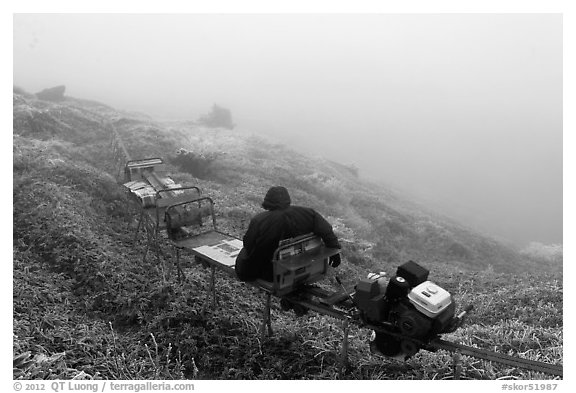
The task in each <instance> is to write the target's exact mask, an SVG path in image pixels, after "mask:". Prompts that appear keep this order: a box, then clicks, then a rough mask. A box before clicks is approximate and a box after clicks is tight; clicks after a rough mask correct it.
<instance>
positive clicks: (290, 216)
mask: <svg viewBox="0 0 576 393" xmlns="http://www.w3.org/2000/svg"><path fill="white" fill-rule="evenodd" d="M290 202H291V201H290V195H289V194H288V190H286V188H284V187H272V188H270V190H268V192H267V193H266V197H265V198H264V202H263V203H262V207H263V208H264V209H266V210H267V211H265V212H262V213H260V214H258V215H256V216H255V217H254V218H252V220H251V221H250V225H249V226H248V230H247V232H246V234H245V235H244V238H243V241H244V251H243V253H241V257H239V258H238V259H237V261H236V273H237V275H238V277H239V278H240V279H241V280H243V281H251V280H254V279H256V278H263V279H264V280H267V281H271V280H272V263H271V260H272V257H273V255H274V251H275V250H276V248H278V243H279V242H280V240H283V239H288V238H292V237H296V236H300V235H304V234H307V233H310V232H312V233H314V234H316V235H318V236H320V237H321V238H322V240H323V241H324V244H325V245H326V246H327V247H331V248H340V243H339V242H338V238H337V237H336V236H335V235H334V232H333V230H332V226H331V225H330V224H329V223H328V222H327V221H326V220H325V219H324V218H323V217H322V216H321V215H320V214H318V213H317V212H316V211H315V210H314V209H311V208H307V207H302V206H290ZM339 263H340V260H339V257H336V258H335V259H334V260H333V261H332V266H334V267H336V266H337V265H338V264H339Z"/></svg>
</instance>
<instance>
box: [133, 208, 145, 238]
mask: <svg viewBox="0 0 576 393" xmlns="http://www.w3.org/2000/svg"><path fill="white" fill-rule="evenodd" d="M143 217H144V210H142V211H141V212H140V217H139V218H138V226H137V227H136V232H134V240H132V243H134V245H136V240H138V232H139V231H140V226H141V225H142V219H143Z"/></svg>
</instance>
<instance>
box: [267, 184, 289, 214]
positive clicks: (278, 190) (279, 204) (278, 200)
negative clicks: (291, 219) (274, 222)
mask: <svg viewBox="0 0 576 393" xmlns="http://www.w3.org/2000/svg"><path fill="white" fill-rule="evenodd" d="M290 202H291V200H290V194H288V190H287V189H286V187H282V186H275V187H270V189H269V190H268V192H267V193H266V197H264V202H262V207H263V208H264V209H266V210H277V209H286V208H287V207H288V206H290Z"/></svg>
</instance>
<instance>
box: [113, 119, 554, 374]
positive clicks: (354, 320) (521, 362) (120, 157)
mask: <svg viewBox="0 0 576 393" xmlns="http://www.w3.org/2000/svg"><path fill="white" fill-rule="evenodd" d="M109 127H110V131H111V148H112V150H113V154H114V160H115V164H116V165H118V166H119V167H120V168H119V170H118V176H120V173H121V171H122V167H123V166H124V165H126V163H127V162H129V161H130V160H131V158H130V154H129V153H128V151H127V149H126V148H125V146H124V143H123V141H122V138H121V136H120V135H119V133H118V131H117V130H116V128H115V127H114V126H113V125H112V124H110V125H109ZM146 180H147V182H148V183H149V185H150V186H152V187H153V188H154V190H156V191H157V192H158V196H159V197H160V193H162V192H163V193H164V194H163V195H167V196H168V195H170V196H172V197H173V198H175V199H174V200H175V201H176V205H173V206H168V202H167V201H164V202H163V203H162V206H163V207H164V209H166V208H167V207H168V208H173V207H178V206H179V205H182V200H183V198H182V196H180V197H178V196H176V194H177V193H174V192H173V191H170V190H168V189H167V188H166V187H165V184H163V183H162V181H161V179H159V178H158V177H156V176H155V175H154V176H147V178H146ZM185 188H186V187H183V188H181V189H185ZM191 188H196V189H197V191H198V194H200V190H199V189H198V188H197V187H191ZM201 199H208V200H210V198H206V197H204V198H201ZM210 202H211V203H212V201H211V200H210ZM145 210H150V209H144V208H142V216H143V215H144V214H145V212H144V211H145ZM147 214H148V215H149V216H150V217H149V218H148V219H149V220H152V221H154V220H155V225H156V228H155V229H154V230H155V231H156V232H158V230H159V229H162V228H160V227H159V225H160V220H159V218H158V217H159V216H158V211H156V213H155V214H154V215H153V214H152V213H151V212H150V211H148V212H147ZM212 218H213V224H214V228H216V221H215V218H214V215H213V208H212ZM138 228H140V223H139V226H138ZM137 231H138V229H137ZM204 235H209V236H207V237H206V238H212V239H211V240H212V241H213V237H214V236H215V235H217V237H218V236H220V237H221V238H222V239H220V240H224V241H238V239H235V238H233V237H231V236H229V235H226V234H224V233H221V232H219V231H217V230H215V231H213V232H212V233H211V234H207V233H205V234H204ZM150 239H154V241H159V237H158V236H157V234H156V235H155V236H149V241H150ZM201 239H202V238H201V237H199V238H198V239H193V240H192V241H184V242H178V241H172V242H171V243H172V245H173V246H174V247H176V250H177V258H178V264H179V258H180V250H181V249H184V250H188V251H191V252H192V254H193V255H195V256H196V257H197V258H200V259H204V261H205V262H207V263H208V264H209V265H210V267H211V270H212V280H211V285H210V292H212V296H213V304H214V303H215V299H216V288H215V270H216V269H219V270H221V271H223V272H224V273H226V274H228V275H230V276H235V274H234V266H233V265H232V266H231V265H222V264H218V263H215V262H216V261H214V260H211V258H207V257H206V256H205V255H202V254H199V253H198V252H196V251H195V249H197V248H198V246H199V244H200V243H201ZM168 241H170V240H169V239H168ZM199 242H200V243H199ZM148 247H149V245H148V246H147V250H148ZM178 269H179V270H178V273H179V278H180V266H179V265H178ZM250 285H253V286H255V287H257V288H258V289H260V290H263V291H264V292H265V293H266V295H267V298H266V304H265V310H264V319H263V324H262V329H261V333H262V335H263V336H264V335H265V333H266V331H267V332H268V334H271V333H272V327H271V320H270V301H271V296H272V292H273V291H272V288H271V287H270V286H268V285H267V284H266V283H265V282H261V281H259V282H255V283H251V284H250ZM342 289H343V291H340V292H329V291H325V290H322V289H320V288H317V287H309V288H307V289H305V290H304V292H303V293H299V294H298V295H293V294H289V295H286V296H282V297H281V300H282V301H284V305H285V304H286V302H288V303H289V304H292V305H293V306H297V307H299V308H298V310H300V312H301V311H302V310H304V312H306V311H307V310H312V311H314V312H317V313H319V314H322V315H327V316H330V317H333V318H336V319H339V320H341V321H343V333H344V335H343V342H342V357H341V359H342V364H341V366H342V367H341V370H342V369H343V366H344V364H345V362H346V358H347V348H348V332H349V327H350V324H354V325H357V326H358V327H361V328H368V329H372V330H375V331H381V332H383V333H385V334H389V335H392V336H396V337H398V338H399V339H404V340H409V341H413V342H414V343H415V344H416V345H418V346H419V347H420V348H422V349H425V350H428V351H432V352H434V351H437V350H444V351H448V352H451V353H453V354H454V357H453V359H454V369H455V378H456V377H457V376H458V375H457V372H456V370H457V369H458V367H457V363H458V361H459V359H460V355H461V356H470V357H474V358H477V359H482V360H486V361H490V362H494V363H499V364H503V365H507V366H510V367H514V368H521V369H526V370H531V371H535V372H540V373H545V374H549V375H554V376H557V377H563V366H562V364H550V363H545V362H540V361H536V360H530V359H525V358H520V357H517V356H510V355H506V354H502V353H498V352H494V351H489V350H486V349H481V348H475V347H471V346H467V345H463V344H458V343H454V342H449V341H446V340H443V339H441V338H434V339H432V340H431V341H429V342H421V341H418V340H415V339H413V338H410V337H405V336H401V335H399V334H398V333H394V332H391V331H389V330H387V329H386V328H385V327H383V326H372V325H368V324H366V323H364V322H363V321H362V320H361V319H360V318H359V315H358V313H357V312H354V311H353V310H354V304H353V303H352V302H351V296H350V294H351V291H348V292H347V291H346V290H345V289H344V288H342ZM208 295H209V294H208ZM282 301H281V305H282ZM283 308H284V307H283ZM293 309H294V311H295V312H296V314H297V315H298V314H299V312H298V311H297V308H296V307H294V308H293Z"/></svg>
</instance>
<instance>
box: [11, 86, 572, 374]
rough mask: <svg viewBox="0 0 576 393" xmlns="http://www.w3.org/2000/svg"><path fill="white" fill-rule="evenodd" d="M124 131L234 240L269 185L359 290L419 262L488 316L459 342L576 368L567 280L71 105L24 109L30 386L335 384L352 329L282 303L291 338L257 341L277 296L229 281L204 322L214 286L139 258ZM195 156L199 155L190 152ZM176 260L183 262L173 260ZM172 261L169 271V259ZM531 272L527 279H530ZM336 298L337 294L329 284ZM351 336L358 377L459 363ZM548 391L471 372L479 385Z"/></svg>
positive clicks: (243, 139)
mask: <svg viewBox="0 0 576 393" xmlns="http://www.w3.org/2000/svg"><path fill="white" fill-rule="evenodd" d="M111 126H114V127H116V129H117V130H118V132H119V133H120V135H121V136H122V138H123V139H124V141H125V143H126V147H127V149H128V151H129V152H130V154H131V156H132V158H144V157H150V156H157V157H163V158H164V159H165V160H166V162H167V163H168V165H167V166H168V169H169V171H170V172H171V173H172V175H173V177H174V178H175V179H176V180H178V181H181V182H187V183H190V184H193V185H198V186H199V187H200V188H201V189H202V190H203V193H204V194H205V195H210V196H211V197H212V198H213V199H214V200H215V202H216V210H217V214H218V222H219V225H220V228H221V229H222V230H224V231H226V232H229V233H231V234H233V235H236V236H239V237H240V236H242V234H243V233H244V231H245V230H246V228H247V225H248V222H249V219H250V217H252V215H254V214H255V213H256V212H258V211H260V208H259V205H260V203H261V200H262V196H263V195H264V193H265V191H266V190H267V189H268V187H270V186H271V185H284V186H286V187H287V188H288V189H289V190H290V192H291V195H292V199H293V202H294V203H295V204H301V205H307V206H311V207H314V208H316V209H317V210H318V211H320V212H321V213H322V214H323V215H324V216H325V217H326V218H327V219H328V220H329V221H330V222H331V223H332V224H333V225H334V227H335V231H336V233H337V234H338V236H339V237H340V238H341V239H342V242H343V244H344V249H343V256H344V259H343V263H342V265H341V267H340V268H338V274H339V275H340V276H342V277H343V278H345V279H344V281H345V283H346V284H347V285H352V284H353V283H355V282H356V280H357V279H358V278H359V277H361V276H364V275H365V274H366V273H367V272H368V271H371V270H376V269H377V270H384V271H387V272H389V273H392V272H393V271H395V268H396V266H398V265H399V264H401V263H403V262H405V261H406V260H408V259H414V260H416V261H419V262H420V263H421V264H423V265H424V266H426V267H427V268H429V269H430V270H431V279H433V280H434V281H436V282H437V283H438V284H440V285H442V286H444V287H445V288H446V289H448V290H449V291H451V292H452V293H453V294H454V295H455V297H456V299H457V301H458V302H459V304H461V305H463V304H469V303H473V304H475V306H476V310H475V312H474V314H473V315H472V316H471V318H470V320H469V323H468V325H467V327H466V328H465V329H462V330H459V331H457V332H455V333H453V334H451V335H450V337H449V339H451V340H455V341H459V342H463V343H466V344H469V345H477V346H480V347H485V348H490V349H495V348H496V349H497V350H500V351H502V352H505V353H511V354H516V353H518V354H522V356H524V357H529V358H531V359H538V360H546V361H549V362H552V363H558V362H562V290H563V289H562V277H561V264H560V263H558V262H555V263H552V262H544V261H543V260H538V259H535V258H529V257H528V256H526V255H521V254H519V253H517V252H515V251H514V250H512V249H510V248H508V247H506V246H505V245H502V244H499V243H498V242H496V241H494V240H492V239H489V238H486V237H483V236H480V235H478V234H475V233H473V232H472V231H470V230H468V229H466V228H463V227H462V226H460V225H458V224H456V223H453V222H450V221H448V220H446V219H443V218H441V217H438V216H435V215H433V214H430V213H428V212H424V211H423V210H422V209H419V208H417V207H415V206H413V205H411V204H410V203H409V202H407V201H405V200H403V199H402V198H401V197H400V196H398V195H394V194H393V193H391V192H389V191H387V190H385V189H383V188H382V187H380V186H378V185H374V184H368V183H367V182H365V181H363V180H362V179H361V178H359V177H358V175H357V172H356V170H355V168H351V167H347V166H343V165H341V164H339V163H335V162H330V161H327V160H324V159H322V158H313V157H308V156H304V155H302V154H300V153H298V152H296V151H293V150H290V149H289V148H287V147H285V146H282V145H280V144H277V143H274V142H272V141H269V140H265V139H263V138H262V137H258V136H254V135H243V134H239V133H237V132H234V131H229V130H219V129H208V128H203V127H199V126H197V125H195V124H194V123H191V122H190V123H186V122H178V123H160V122H156V121H153V120H152V119H149V118H148V117H146V116H145V115H142V114H129V113H122V112H120V111H116V110H114V109H113V108H110V107H107V106H105V105H102V104H99V103H95V102H90V101H83V100H77V99H72V98H67V99H66V100H64V101H60V102H46V101H41V100H37V99H35V98H34V97H32V96H28V95H26V94H14V138H13V152H14V162H13V164H14V166H13V184H14V189H13V197H14V213H13V219H14V221H13V222H14V227H13V232H14V239H13V242H14V260H13V261H14V268H13V282H14V303H13V312H14V343H13V347H14V355H15V356H17V357H18V358H17V360H16V361H15V369H14V376H15V378H32V379H34V378H62V379H67V378H73V377H76V378H105V379H132V378H137V379H153V378H164V379H171V378H200V379H220V378H226V379H230V378H243V379H301V378H311V379H329V378H334V377H335V376H336V375H337V353H338V346H339V343H340V339H341V330H340V328H339V325H338V323H337V322H336V321H334V320H332V319H331V318H327V317H322V316H318V315H314V314H310V315H308V316H305V317H302V318H295V317H294V315H293V314H291V313H282V312H281V311H280V310H279V307H278V305H277V304H274V310H273V318H274V319H273V324H274V328H275V335H274V336H273V337H272V338H270V339H269V340H267V341H265V342H261V341H260V340H259V335H258V334H257V330H258V328H259V323H260V313H261V307H262V301H263V299H262V295H261V294H259V293H258V292H257V291H255V290H254V289H251V288H250V287H247V286H246V285H244V284H242V283H239V282H237V281H235V280H232V279H230V278H229V277H225V276H219V278H218V286H219V289H220V290H219V307H218V309H217V310H210V309H208V310H207V311H206V312H205V313H203V312H202V311H203V310H204V306H205V302H204V300H205V289H206V287H207V286H208V283H209V280H208V274H209V272H208V271H205V270H204V269H203V268H202V267H201V266H199V265H195V264H193V261H192V260H191V259H189V260H187V261H186V268H185V270H186V275H187V278H188V279H187V281H186V282H185V283H184V284H181V285H179V284H177V283H176V280H175V279H174V278H172V279H171V280H169V281H164V280H163V279H162V274H161V266H158V265H157V264H156V263H155V261H154V260H153V258H148V260H147V261H146V262H143V261H142V256H143V251H144V248H145V244H144V239H143V236H142V235H141V236H140V237H139V239H138V240H137V242H136V244H134V243H133V238H134V231H135V227H136V217H137V212H136V211H135V210H134V209H133V207H131V205H130V204H129V203H128V201H127V199H126V195H125V193H124V192H123V190H122V187H121V186H119V185H118V181H117V179H116V178H115V175H116V174H117V173H118V168H117V167H115V166H114V161H113V158H112V156H111V149H110V140H109V132H110V127H111ZM182 149H184V152H182ZM163 251H164V253H165V254H166V255H167V258H171V257H173V254H172V250H170V249H169V248H168V247H167V246H164V250H163ZM169 260H170V259H169ZM520 272H521V273H520ZM325 285H327V286H330V285H334V284H333V283H332V282H330V281H327V282H326V284H325ZM368 333H369V332H367V331H365V330H362V329H353V330H352V331H351V349H350V361H351V365H350V367H349V368H348V370H347V374H346V378H350V379H371V378H383V379H387V378H393V379H440V378H450V377H451V375H452V374H451V364H450V361H449V360H450V359H451V357H450V355H449V354H446V353H442V352H439V353H434V354H432V353H426V352H422V353H420V354H418V355H416V356H415V357H414V358H412V359H411V360H409V361H408V362H406V363H397V362H395V361H390V360H385V359H382V358H378V357H375V356H372V355H370V353H369V351H368V348H367V345H366V338H367V335H368ZM507 375H512V376H516V377H521V378H534V379H535V378H539V379H540V378H549V376H546V375H539V374H533V373H529V372H526V371H523V370H510V369H508V368H507V367H504V366H499V365H489V364H486V363H485V362H482V361H478V360H475V359H467V358H465V359H464V372H463V376H464V377H465V378H474V379H482V378H498V377H503V376H507Z"/></svg>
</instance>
